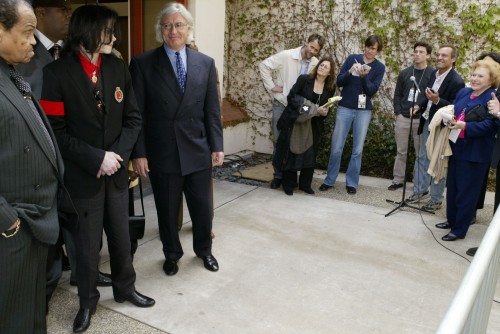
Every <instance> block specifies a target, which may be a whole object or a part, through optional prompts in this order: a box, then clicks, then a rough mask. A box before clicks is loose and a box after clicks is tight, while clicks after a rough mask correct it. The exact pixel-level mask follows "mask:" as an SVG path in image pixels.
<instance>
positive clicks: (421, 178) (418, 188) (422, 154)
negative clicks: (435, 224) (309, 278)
mask: <svg viewBox="0 0 500 334" xmlns="http://www.w3.org/2000/svg"><path fill="white" fill-rule="evenodd" d="M427 138H429V120H426V121H425V123H424V131H423V132H422V134H420V141H419V145H420V149H419V151H418V156H417V161H415V167H414V169H413V182H414V185H413V192H414V193H424V192H426V191H429V185H430V188H431V199H432V200H433V201H434V202H439V203H441V202H443V198H444V196H443V195H444V188H445V187H446V178H442V179H441V181H439V183H438V184H435V183H434V179H433V178H432V177H431V176H430V175H429V173H427V170H428V169H429V163H430V161H429V159H428V158H427V148H426V147H425V144H426V143H427Z"/></svg>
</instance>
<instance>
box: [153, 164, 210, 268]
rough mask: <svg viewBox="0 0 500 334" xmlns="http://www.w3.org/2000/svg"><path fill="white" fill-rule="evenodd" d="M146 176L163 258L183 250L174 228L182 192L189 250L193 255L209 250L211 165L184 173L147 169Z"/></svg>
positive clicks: (172, 257)
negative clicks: (189, 230) (190, 227)
mask: <svg viewBox="0 0 500 334" xmlns="http://www.w3.org/2000/svg"><path fill="white" fill-rule="evenodd" d="M149 176H150V179H151V186H152V187H153V195H154V199H155V205H156V212H157V215H158V226H159V229H160V239H161V242H162V244H163V254H164V255H165V258H166V259H170V260H175V261H176V260H178V259H180V258H181V257H182V255H183V254H184V252H183V250H182V246H181V242H180V240H179V231H178V219H179V205H180V203H181V200H182V193H184V196H185V197H186V203H187V206H188V210H189V215H190V216H191V221H192V224H193V250H194V252H195V254H196V255H197V256H206V255H210V254H212V238H211V236H210V232H211V231H212V203H211V188H210V187H211V182H212V169H211V168H208V169H204V170H201V171H198V172H195V173H192V174H189V175H185V176H182V175H181V174H170V173H161V172H155V171H150V172H149Z"/></svg>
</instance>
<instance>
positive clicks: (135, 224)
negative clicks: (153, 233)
mask: <svg viewBox="0 0 500 334" xmlns="http://www.w3.org/2000/svg"><path fill="white" fill-rule="evenodd" d="M139 193H140V196H141V208H142V215H136V216H129V217H128V226H129V233H130V240H138V239H142V238H143V237H144V229H145V227H146V215H145V212H144V197H143V195H142V182H141V178H140V177H139Z"/></svg>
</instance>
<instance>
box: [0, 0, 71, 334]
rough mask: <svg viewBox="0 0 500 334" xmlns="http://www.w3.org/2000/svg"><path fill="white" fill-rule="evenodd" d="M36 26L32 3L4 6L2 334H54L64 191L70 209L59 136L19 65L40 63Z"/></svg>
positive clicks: (16, 0) (9, 0) (0, 51)
mask: <svg viewBox="0 0 500 334" xmlns="http://www.w3.org/2000/svg"><path fill="white" fill-rule="evenodd" d="M35 27H36V17H35V15H34V13H33V10H32V8H31V6H30V5H29V4H28V3H27V2H25V1H23V0H2V1H1V2H0V170H1V171H2V172H1V173H0V254H1V256H0V333H9V334H16V333H19V334H21V333H22V334H24V333H46V331H47V329H46V322H45V282H46V261H47V248H48V245H50V244H55V243H56V241H57V239H58V236H59V223H58V217H57V215H58V208H57V200H58V191H59V194H61V195H63V196H62V197H59V200H61V201H62V202H66V203H69V197H67V196H66V195H67V192H66V191H65V189H64V187H62V178H63V173H64V167H63V161H62V158H61V155H60V152H59V150H58V147H57V145H56V140H55V138H54V135H53V133H52V131H51V129H50V126H49V123H48V121H47V119H46V118H45V116H44V114H43V112H42V110H41V108H40V106H39V105H38V102H37V101H36V100H35V99H32V96H31V88H30V86H29V84H28V83H26V82H25V81H24V79H23V78H22V77H21V76H20V75H19V74H18V72H17V71H16V70H15V68H14V67H13V66H12V65H15V64H19V63H27V62H29V61H30V59H31V58H32V57H33V54H34V53H33V46H34V45H35V38H34V35H33V32H34V30H35ZM60 209H61V210H62V209H63V208H62V207H60ZM61 213H62V211H61Z"/></svg>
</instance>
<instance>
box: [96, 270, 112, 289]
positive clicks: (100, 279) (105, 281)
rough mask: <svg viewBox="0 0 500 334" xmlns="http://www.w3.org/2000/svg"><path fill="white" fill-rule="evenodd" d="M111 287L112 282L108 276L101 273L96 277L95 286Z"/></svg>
mask: <svg viewBox="0 0 500 334" xmlns="http://www.w3.org/2000/svg"><path fill="white" fill-rule="evenodd" d="M111 285H113V280H112V279H111V275H110V274H106V273H101V272H99V274H98V275H97V286H111Z"/></svg>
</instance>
